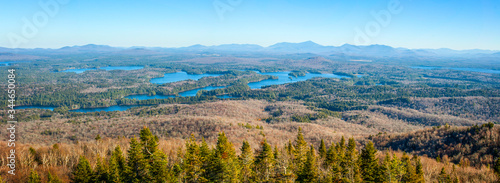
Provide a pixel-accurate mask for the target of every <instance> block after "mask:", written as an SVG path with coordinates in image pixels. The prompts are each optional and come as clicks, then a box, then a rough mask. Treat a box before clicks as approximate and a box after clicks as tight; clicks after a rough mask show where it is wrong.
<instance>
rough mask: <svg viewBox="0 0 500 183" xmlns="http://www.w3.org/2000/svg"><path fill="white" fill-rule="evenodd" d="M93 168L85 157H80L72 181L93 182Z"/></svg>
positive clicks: (79, 182)
mask: <svg viewBox="0 0 500 183" xmlns="http://www.w3.org/2000/svg"><path fill="white" fill-rule="evenodd" d="M92 173H93V172H92V168H91V167H90V163H89V161H88V160H87V158H85V157H84V156H80V159H79V160H78V164H77V165H76V166H75V168H74V170H73V177H72V181H73V182H75V183H87V182H91V180H92Z"/></svg>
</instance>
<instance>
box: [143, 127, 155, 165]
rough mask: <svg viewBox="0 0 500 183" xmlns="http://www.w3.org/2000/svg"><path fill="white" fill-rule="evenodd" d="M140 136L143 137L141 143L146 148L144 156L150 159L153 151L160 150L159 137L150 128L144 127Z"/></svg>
mask: <svg viewBox="0 0 500 183" xmlns="http://www.w3.org/2000/svg"><path fill="white" fill-rule="evenodd" d="M139 138H140V139H141V145H142V146H143V148H144V149H143V154H144V158H145V159H147V160H150V159H151V156H152V155H153V153H154V152H155V151H157V150H158V137H157V136H156V135H153V134H152V133H151V131H150V130H149V128H147V127H144V128H142V130H141V132H140V134H139ZM150 163H151V162H150Z"/></svg>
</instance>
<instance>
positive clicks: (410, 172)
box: [401, 154, 418, 183]
mask: <svg viewBox="0 0 500 183" xmlns="http://www.w3.org/2000/svg"><path fill="white" fill-rule="evenodd" d="M401 159H402V160H403V166H404V168H405V173H404V175H403V178H402V180H403V182H411V183H413V182H417V179H418V177H417V172H416V169H415V166H413V164H412V163H411V161H410V158H409V157H408V155H406V154H404V155H403V157H402V158H401Z"/></svg>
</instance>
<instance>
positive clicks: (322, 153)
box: [319, 139, 326, 160]
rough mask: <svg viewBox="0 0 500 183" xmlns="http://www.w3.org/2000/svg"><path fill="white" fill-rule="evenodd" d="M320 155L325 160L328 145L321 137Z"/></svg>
mask: <svg viewBox="0 0 500 183" xmlns="http://www.w3.org/2000/svg"><path fill="white" fill-rule="evenodd" d="M319 157H320V158H321V159H322V160H323V159H324V158H325V157H326V146H325V141H324V140H323V139H321V144H320V145H319Z"/></svg>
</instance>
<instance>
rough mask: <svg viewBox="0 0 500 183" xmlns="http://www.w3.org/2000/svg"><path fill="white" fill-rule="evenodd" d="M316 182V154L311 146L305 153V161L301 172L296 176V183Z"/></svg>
mask: <svg viewBox="0 0 500 183" xmlns="http://www.w3.org/2000/svg"><path fill="white" fill-rule="evenodd" d="M317 181H318V167H317V164H316V154H315V152H314V147H313V146H312V145H311V148H310V150H309V151H308V152H307V156H306V161H305V162H304V166H302V170H301V171H300V172H299V173H298V175H297V182H305V183H308V182H317Z"/></svg>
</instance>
